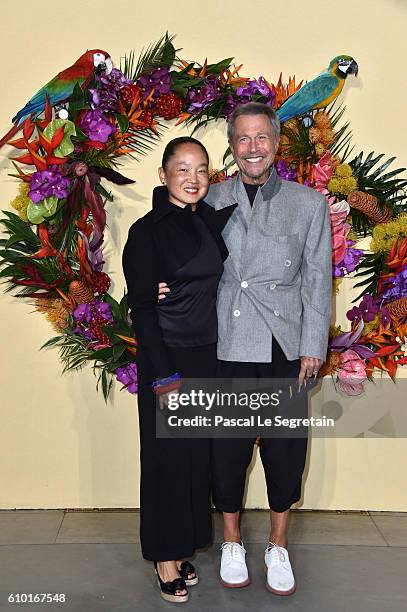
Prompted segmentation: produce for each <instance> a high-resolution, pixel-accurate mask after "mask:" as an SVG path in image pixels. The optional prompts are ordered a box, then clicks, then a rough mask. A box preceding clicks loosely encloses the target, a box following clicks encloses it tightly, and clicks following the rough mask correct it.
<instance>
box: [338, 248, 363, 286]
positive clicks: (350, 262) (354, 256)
mask: <svg viewBox="0 0 407 612" xmlns="http://www.w3.org/2000/svg"><path fill="white" fill-rule="evenodd" d="M353 244H355V241H354V240H347V245H348V248H347V251H346V254H345V257H344V258H343V260H342V261H341V262H340V263H339V264H335V265H333V266H332V274H333V277H334V278H341V277H343V276H345V274H350V273H351V272H354V271H355V270H356V268H357V267H358V265H359V261H360V258H361V257H362V255H363V251H362V250H360V249H354V248H353V247H352V245H353Z"/></svg>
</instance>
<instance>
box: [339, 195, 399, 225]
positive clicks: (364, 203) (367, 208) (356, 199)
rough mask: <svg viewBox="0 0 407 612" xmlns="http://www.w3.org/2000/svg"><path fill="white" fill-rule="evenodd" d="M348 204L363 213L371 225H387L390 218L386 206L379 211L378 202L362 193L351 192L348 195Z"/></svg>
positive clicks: (390, 215) (371, 196)
mask: <svg viewBox="0 0 407 612" xmlns="http://www.w3.org/2000/svg"><path fill="white" fill-rule="evenodd" d="M348 204H349V206H352V208H356V210H360V212H362V213H364V214H365V215H366V216H367V217H368V219H369V221H372V222H373V223H387V222H388V221H389V220H390V219H391V217H392V213H391V210H390V208H389V207H388V206H387V205H386V204H385V205H384V207H383V209H381V208H380V206H379V200H378V199H377V198H376V197H375V196H373V195H371V194H370V193H366V192H364V191H352V192H351V193H350V194H349V195H348Z"/></svg>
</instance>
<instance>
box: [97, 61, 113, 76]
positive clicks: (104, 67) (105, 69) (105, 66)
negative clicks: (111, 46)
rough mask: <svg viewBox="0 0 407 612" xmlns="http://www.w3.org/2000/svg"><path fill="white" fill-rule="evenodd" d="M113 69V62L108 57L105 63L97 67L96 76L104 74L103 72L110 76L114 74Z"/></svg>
mask: <svg viewBox="0 0 407 612" xmlns="http://www.w3.org/2000/svg"><path fill="white" fill-rule="evenodd" d="M112 68H113V64H112V60H111V59H110V57H107V58H106V59H105V61H104V62H100V64H98V65H97V66H96V69H95V72H96V74H102V72H104V73H105V74H110V73H111V72H112Z"/></svg>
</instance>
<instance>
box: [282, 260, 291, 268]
mask: <svg viewBox="0 0 407 612" xmlns="http://www.w3.org/2000/svg"><path fill="white" fill-rule="evenodd" d="M284 265H285V266H287V268H288V267H289V266H291V259H286V260H285V262H284Z"/></svg>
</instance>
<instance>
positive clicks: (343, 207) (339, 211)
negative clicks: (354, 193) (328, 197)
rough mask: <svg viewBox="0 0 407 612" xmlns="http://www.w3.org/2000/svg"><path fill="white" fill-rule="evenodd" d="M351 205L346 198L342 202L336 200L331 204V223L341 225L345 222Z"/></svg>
mask: <svg viewBox="0 0 407 612" xmlns="http://www.w3.org/2000/svg"><path fill="white" fill-rule="evenodd" d="M349 212H350V206H349V204H348V203H347V201H346V200H341V201H340V202H334V203H333V204H330V206H329V214H330V217H331V225H339V224H340V223H343V222H344V221H345V219H346V217H347V216H348V215H349Z"/></svg>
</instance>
